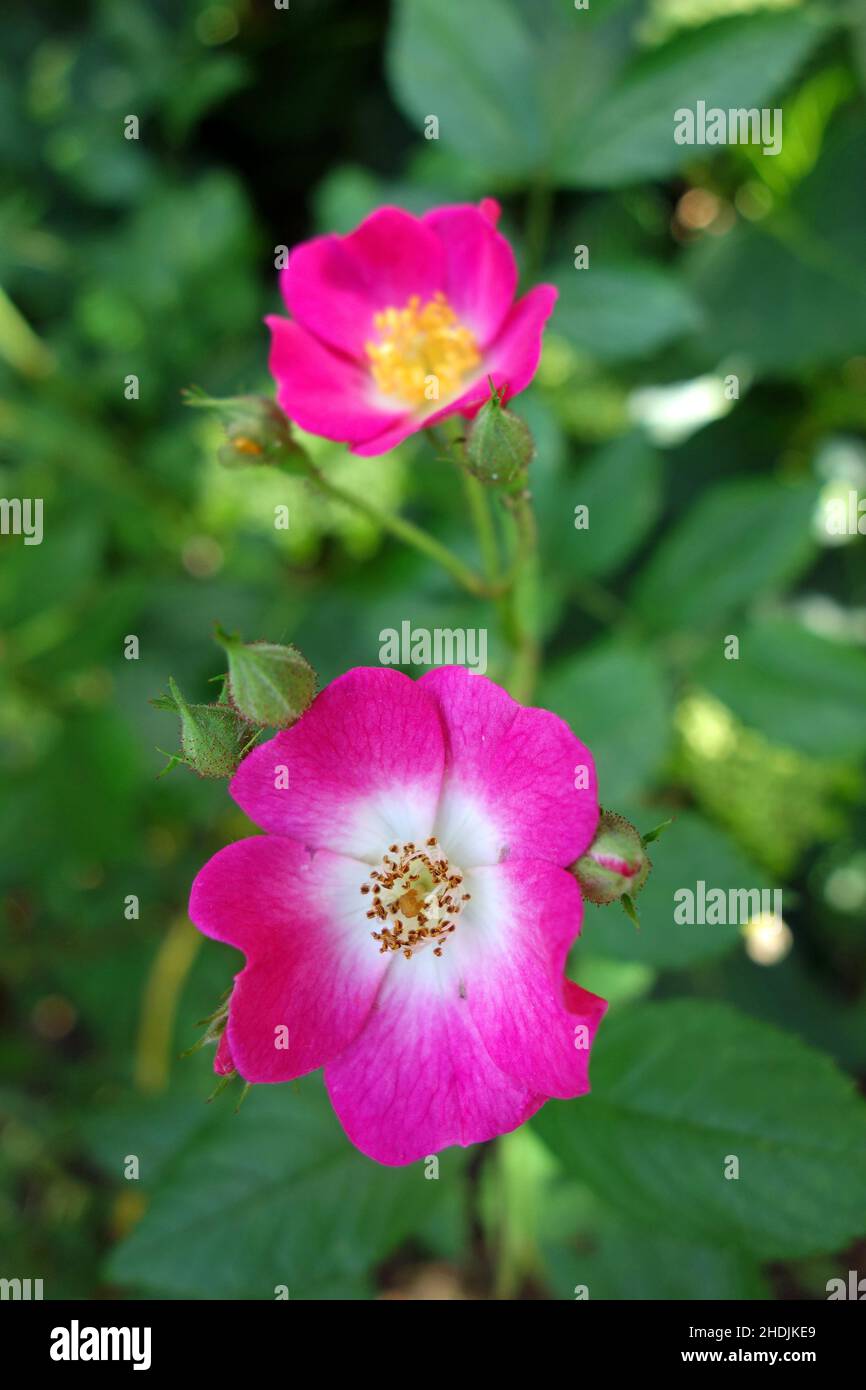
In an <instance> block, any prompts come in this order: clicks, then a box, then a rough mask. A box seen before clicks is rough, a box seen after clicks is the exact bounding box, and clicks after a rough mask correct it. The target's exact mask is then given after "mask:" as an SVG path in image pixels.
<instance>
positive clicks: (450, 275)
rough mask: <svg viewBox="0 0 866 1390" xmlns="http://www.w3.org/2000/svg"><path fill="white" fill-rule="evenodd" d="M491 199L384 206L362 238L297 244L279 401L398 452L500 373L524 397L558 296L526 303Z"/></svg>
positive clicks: (307, 425)
mask: <svg viewBox="0 0 866 1390" xmlns="http://www.w3.org/2000/svg"><path fill="white" fill-rule="evenodd" d="M498 216H499V205H498V204H497V203H496V202H494V200H493V199H492V198H485V199H484V201H483V202H482V203H481V205H480V207H475V206H473V205H471V204H463V205H457V206H453V207H443V208H435V209H434V210H433V211H432V212H428V213H425V214H424V216H423V217H413V216H412V215H411V213H408V212H404V211H402V209H400V208H394V207H385V208H379V209H378V211H377V212H374V213H371V215H370V216H369V217H367V218H366V219H365V220H364V221H363V222H362V223H361V225H360V227H358V228H356V230H355V231H354V232H352V233H351V234H350V235H349V236H336V235H333V234H332V235H329V236H321V237H315V238H314V239H313V240H312V241H307V242H304V243H303V245H301V246H298V247H297V248H296V249H295V250H294V251H292V253H291V255H290V257H289V264H288V266H287V268H286V269H285V270H284V271H283V272H282V274H281V288H282V291H283V296H284V298H285V301H286V305H287V307H288V309H289V312H290V313H291V315H292V318H291V320H289V319H283V318H278V317H276V316H272V317H270V318H268V319H267V323H268V325H269V327H270V329H271V333H272V344H271V356H270V369H271V374H272V376H273V377H274V379H275V381H276V383H277V400H278V401H279V404H280V405H281V406H282V408H283V410H284V411H285V412H286V414H287V415H288V416H289V418H290V419H291V420H294V421H295V422H296V423H297V424H298V425H300V426H301V428H302V429H304V430H308V431H309V432H310V433H311V434H318V435H322V436H324V437H325V438H326V439H341V440H345V441H347V443H348V444H349V446H350V448H351V449H352V452H353V453H356V454H384V453H385V451H386V450H388V449H393V448H394V446H395V445H397V444H399V443H400V441H401V440H403V439H405V438H406V436H407V435H409V434H412V433H413V432H414V431H415V430H420V429H424V428H425V427H426V426H427V425H432V424H435V423H436V421H438V420H441V419H443V418H444V417H445V416H446V415H453V414H454V413H455V412H458V411H459V412H462V413H463V414H464V415H473V414H474V413H475V412H476V411H477V410H478V408H479V406H481V405H482V404H483V403H484V401H485V400H487V399H488V397H489V395H490V387H489V384H488V380H487V379H488V377H492V379H493V381H494V384H495V385H496V387H497V388H498V389H501V388H503V387H507V390H508V395H509V396H512V395H515V394H516V393H517V392H518V391H522V390H523V388H524V387H525V386H527V385H528V384H529V382H530V381H531V380H532V377H533V375H534V373H535V369H536V367H537V366H538V358H539V355H540V352H541V333H542V329H543V327H544V324H545V321H546V319H547V318H548V316H549V315H550V312H551V310H552V308H553V305H554V302H555V300H556V290H555V289H554V287H553V286H552V285H537V286H536V287H535V289H532V290H530V291H529V293H528V294H526V295H524V296H523V298H522V299H518V300H517V301H515V299H514V292H515V289H516V287H517V267H516V265H515V263H514V256H513V254H512V251H511V247H510V246H509V245H508V242H507V241H506V240H505V238H504V237H503V236H502V235H501V234H500V233H499V232H497V231H496V226H495V223H496V220H497V218H498Z"/></svg>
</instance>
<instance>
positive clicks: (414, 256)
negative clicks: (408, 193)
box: [281, 207, 444, 362]
mask: <svg viewBox="0 0 866 1390" xmlns="http://www.w3.org/2000/svg"><path fill="white" fill-rule="evenodd" d="M281 288H282V291H283V297H284V298H285V301H286V304H287V305H288V308H289V310H290V311H291V313H292V314H293V315H294V317H295V318H296V319H297V320H298V322H299V323H300V324H301V325H302V326H303V327H304V328H306V329H308V330H309V332H310V333H313V334H315V336H316V337H317V338H319V339H321V341H322V342H323V343H327V344H329V346H331V347H333V348H336V349H337V350H338V351H340V352H343V353H347V354H348V355H349V356H350V357H353V358H355V359H357V360H358V361H361V362H363V361H364V360H365V354H364V344H365V343H366V342H368V341H369V339H370V338H371V337H372V336H373V333H374V326H373V315H374V314H376V313H378V312H379V310H381V309H386V308H388V307H389V306H392V305H393V306H396V307H397V308H400V309H402V308H403V306H404V305H405V304H406V303H407V301H408V300H409V298H410V296H411V295H413V294H417V295H420V296H421V299H422V300H427V299H431V298H432V296H433V295H434V294H435V293H436V291H437V290H441V289H443V288H444V256H443V252H442V245H441V242H440V241H439V238H438V237H437V236H436V235H435V233H434V232H433V231H432V230H431V229H430V228H429V227H427V226H425V225H424V223H423V222H422V221H421V219H420V218H418V217H413V216H412V214H411V213H408V212H404V211H403V210H402V208H395V207H384V208H379V209H377V211H376V212H373V213H371V214H370V216H369V217H367V218H365V220H364V221H363V222H362V223H361V225H360V226H359V227H358V228H357V229H356V230H355V231H354V232H351V233H350V234H349V236H345V237H341V236H335V235H333V234H331V235H329V236H322V237H315V238H314V239H313V240H312V241H307V242H304V243H303V244H302V245H301V246H298V247H297V248H296V249H295V250H294V251H292V253H291V255H290V257H289V264H288V266H287V267H286V269H285V270H284V271H283V272H282V275H281Z"/></svg>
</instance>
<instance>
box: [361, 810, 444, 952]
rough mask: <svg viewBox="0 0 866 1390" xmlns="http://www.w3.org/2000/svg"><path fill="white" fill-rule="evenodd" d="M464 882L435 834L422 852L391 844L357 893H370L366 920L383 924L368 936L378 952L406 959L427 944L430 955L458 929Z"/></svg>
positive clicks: (412, 845) (415, 848) (409, 847)
mask: <svg viewBox="0 0 866 1390" xmlns="http://www.w3.org/2000/svg"><path fill="white" fill-rule="evenodd" d="M462 882H463V875H462V873H461V872H460V870H459V869H457V868H456V867H453V866H452V865H451V864H449V862H448V860H447V859H446V857H445V855H444V854H443V853H442V850H441V849H440V847H439V843H438V841H437V839H436V837H435V836H431V837H430V839H429V840H428V841H427V843H426V845H425V846H424V848H423V849H419V848H418V847H417V845H415V844H413V843H412V842H411V841H409V843H408V844H405V845H390V846H389V848H388V852H387V854H384V855H383V856H382V863H381V866H380V867H379V868H378V869H373V870H372V871H371V873H370V878H369V881H368V882H367V883H362V885H361V892H362V893H369V894H371V895H372V900H373V905H372V907H371V909H370V911H369V912H368V913H367V916H368V917H369V918H371V919H373V920H375V921H378V922H379V923H380V924H381V927H380V930H379V931H374V932H371V935H372V937H373V940H374V941H378V942H379V954H380V955H384V953H385V952H386V951H400V952H401V953H402V955H403V956H405V958H406V960H411V958H412V956H413V955H414V954H415V953H416V952H417V951H420V950H421V949H422V948H423V947H425V946H432V947H433V954H434V956H441V954H442V948H443V946H444V944H445V942H446V940H447V939H448V937H449V936H450V935H451V933H452V932H454V931H455V930H456V928H457V918H458V917H459V916H460V912H461V909H462V906H463V904H464V903H465V902H468V901H469V898H470V894H469V893H460V892H459V891H458V890H459V888H460V885H461V884H462Z"/></svg>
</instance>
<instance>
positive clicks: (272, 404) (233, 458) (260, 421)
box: [184, 389, 306, 472]
mask: <svg viewBox="0 0 866 1390" xmlns="http://www.w3.org/2000/svg"><path fill="white" fill-rule="evenodd" d="M184 399H185V401H186V404H187V405H192V406H196V407H198V408H199V409H205V410H215V411H216V412H217V413H218V414H219V416H220V419H221V420H222V422H223V426H224V428H225V432H226V436H227V439H228V443H226V444H224V445H223V446H222V448H221V449H220V450H219V454H218V457H219V460H220V463H223V464H225V465H226V467H228V468H242V467H244V466H245V465H249V464H270V465H278V466H280V467H290V468H297V470H298V471H299V472H303V471H304V468H303V466H302V465H303V462H304V460H305V459H306V455H305V453H304V451H303V449H302V448H301V446H300V444H298V442H297V440H296V439H295V438H294V436H293V434H292V426H291V423H290V421H289V420H288V419H287V417H286V416H285V415H284V414H283V412H282V410H280V407H279V406H278V405H277V403H276V401H272V400H270V399H269V397H267V396H226V397H224V398H222V399H219V398H217V397H213V396H207V395H205V394H204V392H203V391H198V390H195V389H190V390H189V391H186V392H185V393H184Z"/></svg>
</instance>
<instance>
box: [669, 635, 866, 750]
mask: <svg viewBox="0 0 866 1390" xmlns="http://www.w3.org/2000/svg"><path fill="white" fill-rule="evenodd" d="M693 674H694V678H695V680H697V681H698V682H699V684H701V685H702V686H704V687H705V688H706V689H708V690H710V691H711V692H712V694H713V695H715V696H716V698H717V699H719V700H721V701H722V702H723V704H725V705H727V707H728V708H729V709H731V710H733V712H734V714H736V716H737V718H738V719H741V720H742V721H743V723H744V724H747V725H748V726H749V728H752V729H757V730H759V732H761V733H763V734H765V735H766V736H767V738H769V739H771V740H772V741H773V743H776V744H786V745H788V746H789V747H791V748H796V749H798V751H799V752H801V753H807V754H810V755H811V756H813V757H816V758H834V757H835V758H846V759H851V758H856V757H857V756H858V755H859V754H861V753H862V752H863V750H864V748H866V718H864V711H866V654H864V653H863V652H862V651H861V650H859V649H858V648H857V647H853V646H849V645H848V644H846V643H844V642H837V641H832V640H830V639H828V638H826V637H819V636H818V635H817V634H816V633H814V632H809V631H808V630H807V629H806V628H804V627H802V626H801V625H800V624H799V623H798V622H795V621H794V620H793V619H790V618H767V619H762V620H760V621H757V622H754V623H752V624H751V625H750V626H749V627H747V628H746V629H745V631H744V632H743V634H742V637H741V639H740V654H739V658H738V659H737V660H736V661H727V660H725V658H724V655H723V654H722V651H721V648H720V649H719V650H718V651H717V652H714V653H712V654H707V655H706V656H705V657H704V659H703V660H702V661H701V662H700V664H699V665H698V666H697V667H696V668H695V670H694V673H693Z"/></svg>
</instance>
